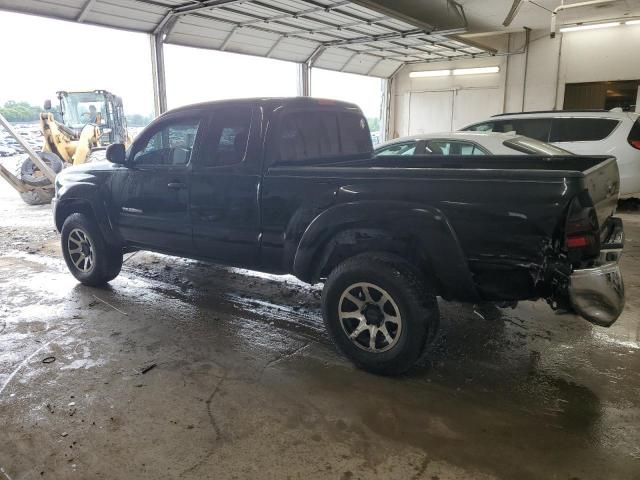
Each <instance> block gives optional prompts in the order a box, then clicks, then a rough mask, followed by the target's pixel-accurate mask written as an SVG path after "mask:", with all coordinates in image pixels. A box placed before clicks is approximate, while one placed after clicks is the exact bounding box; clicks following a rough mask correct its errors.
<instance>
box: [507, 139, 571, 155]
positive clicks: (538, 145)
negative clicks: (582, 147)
mask: <svg viewBox="0 0 640 480" xmlns="http://www.w3.org/2000/svg"><path fill="white" fill-rule="evenodd" d="M502 144H503V145H504V146H505V147H509V148H511V149H513V150H517V151H518V152H522V153H526V154H527V155H573V153H571V152H570V151H569V150H565V149H564V148H560V147H556V146H555V145H551V144H549V143H545V142H541V141H540V140H535V139H533V138H529V137H513V138H511V139H509V140H505V141H504V142H502Z"/></svg>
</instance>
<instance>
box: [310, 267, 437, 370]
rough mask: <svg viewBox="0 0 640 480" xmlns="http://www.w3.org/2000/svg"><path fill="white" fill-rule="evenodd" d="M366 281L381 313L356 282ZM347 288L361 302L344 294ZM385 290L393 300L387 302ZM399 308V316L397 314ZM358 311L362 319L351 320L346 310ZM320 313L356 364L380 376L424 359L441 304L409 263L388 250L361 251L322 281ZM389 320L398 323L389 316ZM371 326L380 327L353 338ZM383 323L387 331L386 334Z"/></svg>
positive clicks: (347, 354)
mask: <svg viewBox="0 0 640 480" xmlns="http://www.w3.org/2000/svg"><path fill="white" fill-rule="evenodd" d="M362 283H366V284H370V285H372V286H373V287H375V288H372V287H367V289H368V292H369V298H370V300H372V301H376V300H377V301H378V302H380V304H383V305H382V309H380V305H378V307H377V308H378V313H376V311H375V310H376V307H374V305H377V304H374V303H372V302H367V301H365V297H364V288H363V287H361V286H360V287H358V286H357V285H358V284H362ZM354 286H356V287H354ZM346 292H350V293H351V295H352V296H353V297H355V299H356V300H358V301H359V302H360V303H359V304H357V303H355V302H351V300H348V299H346V298H343V296H346ZM376 292H377V293H376ZM382 292H384V293H382ZM378 294H380V296H379V297H377V295H378ZM385 294H386V295H387V296H388V297H389V298H390V300H389V301H386V300H383V296H384V295H385ZM347 306H349V307H350V308H348V311H347V312H345V311H344V310H343V309H345V308H346V307H347ZM354 307H355V309H354ZM341 310H342V319H341ZM370 310H373V311H370ZM395 310H397V312H395V313H396V314H397V315H393V312H394V311H395ZM352 311H353V312H352ZM358 312H365V314H364V315H362V314H360V318H359V319H357V318H349V315H348V314H350V313H356V314H358ZM380 312H381V313H380ZM322 313H323V317H324V322H325V325H326V327H327V330H328V331H329V334H330V335H331V337H332V339H333V341H334V342H335V343H336V345H337V346H338V347H339V349H340V350H341V351H342V352H343V353H344V354H345V355H346V356H347V357H349V359H351V360H352V361H353V363H355V364H356V366H358V367H360V368H362V369H364V370H367V371H369V372H371V373H375V374H380V375H399V374H401V373H404V372H406V371H407V370H409V369H410V368H411V367H412V366H413V365H414V364H415V362H416V361H417V360H418V358H420V356H421V354H422V352H423V350H424V348H425V346H426V344H427V340H428V339H429V338H432V337H433V336H434V331H435V329H437V326H438V321H439V311H438V303H437V300H436V298H435V296H434V295H433V294H432V293H431V292H430V290H429V288H428V287H427V284H426V282H424V280H423V279H422V278H421V277H420V275H419V274H418V273H417V272H416V271H415V270H414V269H413V268H412V267H411V266H410V265H409V264H408V263H407V262H405V261H404V260H402V259H401V258H399V257H395V256H391V255H385V254H362V255H357V256H355V257H351V258H349V259H347V260H345V261H344V262H342V263H341V264H340V265H338V266H337V267H336V268H335V269H334V270H333V271H332V272H331V274H330V275H329V278H327V281H326V283H325V285H324V289H323V291H322ZM369 314H371V315H369ZM345 315H346V318H345ZM380 315H382V316H383V317H384V320H382V318H381V317H380ZM398 315H399V317H400V320H399V322H398ZM376 316H377V319H376ZM370 317H373V318H370ZM391 318H393V319H395V321H389V320H387V319H391ZM363 322H364V323H363ZM370 322H372V324H370ZM376 322H381V324H380V325H376V324H375V323H376ZM372 326H373V327H376V328H378V327H379V328H380V330H375V329H374V330H366V329H365V330H362V331H361V333H360V334H358V335H356V337H355V339H354V340H352V339H351V338H350V336H349V334H355V333H357V330H358V329H359V328H363V327H366V328H367V329H368V328H370V327H372ZM382 327H384V331H385V332H386V335H383V334H382V330H381V328H382ZM372 331H375V335H374V341H373V342H374V345H373V346H374V349H373V350H372V349H371V348H370V347H371V343H370V342H371V332H372ZM394 333H395V335H394ZM389 338H390V339H391V342H389V341H388V339H389ZM367 345H368V347H367Z"/></svg>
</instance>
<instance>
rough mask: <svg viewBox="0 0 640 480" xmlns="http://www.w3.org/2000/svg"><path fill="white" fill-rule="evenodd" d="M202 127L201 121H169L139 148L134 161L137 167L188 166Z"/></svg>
mask: <svg viewBox="0 0 640 480" xmlns="http://www.w3.org/2000/svg"><path fill="white" fill-rule="evenodd" d="M199 126H200V120H199V119H181V120H174V121H168V122H167V123H165V124H164V125H162V126H160V127H159V129H158V130H157V131H156V132H155V133H153V134H152V135H151V137H150V138H148V139H147V141H146V142H143V143H142V144H140V145H139V146H137V149H136V150H137V151H136V153H135V154H134V156H133V161H134V163H135V164H137V165H157V166H172V165H186V164H187V163H189V160H190V159H191V153H192V151H193V145H194V143H195V141H196V135H197V134H198V127H199Z"/></svg>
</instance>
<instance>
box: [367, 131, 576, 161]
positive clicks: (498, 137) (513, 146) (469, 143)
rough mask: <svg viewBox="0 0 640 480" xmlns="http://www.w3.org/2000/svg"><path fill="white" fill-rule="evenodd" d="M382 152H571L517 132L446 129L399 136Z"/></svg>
mask: <svg viewBox="0 0 640 480" xmlns="http://www.w3.org/2000/svg"><path fill="white" fill-rule="evenodd" d="M374 153H375V155H376V156H381V155H425V154H426V155H428V154H434V155H571V152H569V151H567V150H564V149H562V148H559V147H556V146H554V145H550V144H548V143H545V142H541V141H539V140H535V139H533V138H529V137H525V136H522V135H517V134H516V133H494V132H445V133H429V134H421V135H413V136H408V137H402V138H396V139H395V140H391V141H390V142H386V143H384V144H382V145H380V146H379V147H378V148H376V149H375V150H374Z"/></svg>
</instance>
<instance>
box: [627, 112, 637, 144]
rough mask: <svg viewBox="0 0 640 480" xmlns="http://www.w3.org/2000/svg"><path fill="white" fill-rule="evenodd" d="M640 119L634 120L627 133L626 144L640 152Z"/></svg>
mask: <svg viewBox="0 0 640 480" xmlns="http://www.w3.org/2000/svg"><path fill="white" fill-rule="evenodd" d="M638 122H640V119H638V120H636V121H635V122H634V123H633V126H632V127H631V130H630V131H629V136H628V137H627V142H629V145H631V146H632V147H633V148H635V149H637V150H640V123H638Z"/></svg>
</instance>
